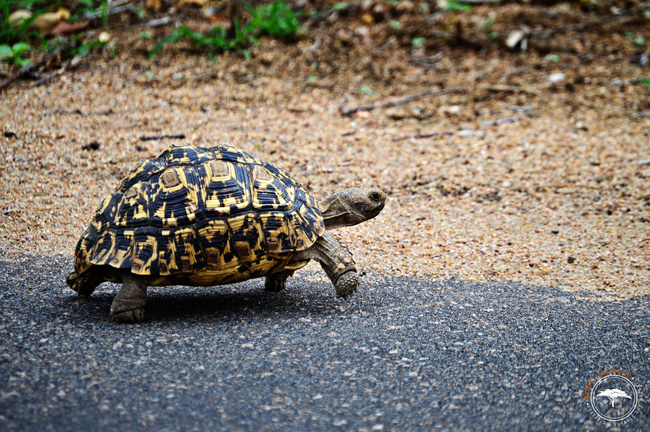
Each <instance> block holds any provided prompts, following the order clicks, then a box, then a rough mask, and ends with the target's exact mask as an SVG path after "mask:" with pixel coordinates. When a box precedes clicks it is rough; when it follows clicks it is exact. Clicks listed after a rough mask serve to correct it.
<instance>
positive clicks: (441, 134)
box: [393, 131, 456, 142]
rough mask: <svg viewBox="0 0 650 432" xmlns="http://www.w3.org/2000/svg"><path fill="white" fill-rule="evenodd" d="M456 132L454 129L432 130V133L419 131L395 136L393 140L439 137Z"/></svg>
mask: <svg viewBox="0 0 650 432" xmlns="http://www.w3.org/2000/svg"><path fill="white" fill-rule="evenodd" d="M455 133H456V132H454V131H442V132H431V133H426V134H421V133H418V134H417V135H410V136H404V137H398V138H393V142H398V141H405V140H407V139H411V138H414V139H422V138H433V137H438V136H449V135H453V134H455Z"/></svg>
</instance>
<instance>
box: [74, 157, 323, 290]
mask: <svg viewBox="0 0 650 432" xmlns="http://www.w3.org/2000/svg"><path fill="white" fill-rule="evenodd" d="M324 231H325V227H324V224H323V217H322V215H321V212H320V209H319V206H318V203H317V201H316V200H315V199H314V198H313V197H312V196H311V195H310V194H309V192H307V191H306V190H305V188H304V187H303V186H302V185H300V183H298V182H297V181H296V180H295V179H293V178H292V177H291V176H290V175H289V174H287V173H286V172H285V171H283V170H282V169H280V168H278V167H276V166H275V165H273V164H270V163H267V162H263V161H260V160H257V159H255V158H254V157H252V156H251V155H249V154H248V153H245V152H243V151H241V150H239V149H237V148H235V147H230V146H226V145H219V146H216V147H212V148H201V147H194V146H190V145H183V146H174V147H170V148H169V149H167V150H165V151H164V152H163V153H162V154H161V155H160V156H159V157H157V158H155V159H150V160H147V161H145V162H143V163H142V164H140V165H139V166H138V167H136V168H135V169H134V170H133V171H131V173H130V174H129V175H128V176H127V177H126V178H124V179H123V180H122V181H121V182H120V183H119V185H118V186H117V189H116V190H115V192H113V193H112V194H111V195H109V196H107V197H106V198H105V199H104V200H103V201H102V203H101V205H100V206H99V208H98V209H97V211H96V213H95V215H94V217H93V219H92V222H91V223H90V226H89V227H88V228H87V229H86V230H85V231H84V233H83V235H82V237H81V239H80V240H79V243H78V244H77V247H76V251H75V273H76V275H77V276H78V275H80V274H82V273H84V272H86V271H88V269H90V268H92V267H93V266H110V267H113V268H116V269H130V270H131V272H133V273H135V274H139V275H152V276H160V278H159V279H160V281H159V284H161V285H163V284H167V283H166V282H168V280H169V279H174V276H177V277H176V279H177V280H179V281H182V282H186V283H191V284H194V285H216V284H221V283H231V282H236V281H239V280H245V279H249V278H251V277H259V276H263V275H267V274H272V273H274V272H275V271H280V270H282V269H284V268H285V267H286V265H287V263H288V262H289V260H290V258H291V255H292V252H296V251H301V250H305V249H307V248H309V247H310V246H311V245H312V244H313V243H314V242H315V241H316V239H317V238H318V237H319V236H321V235H322V234H323V233H324ZM303 265H304V264H303ZM301 266H302V265H300V266H296V267H294V269H295V268H299V267H301ZM153 284H156V283H152V285H153Z"/></svg>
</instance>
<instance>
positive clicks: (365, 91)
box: [359, 86, 375, 96]
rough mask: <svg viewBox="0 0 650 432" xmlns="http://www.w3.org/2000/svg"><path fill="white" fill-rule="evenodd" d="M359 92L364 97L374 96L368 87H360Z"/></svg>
mask: <svg viewBox="0 0 650 432" xmlns="http://www.w3.org/2000/svg"><path fill="white" fill-rule="evenodd" d="M359 91H360V92H361V93H363V94H364V95H368V96H372V95H374V94H375V92H374V91H373V90H372V89H371V88H370V87H367V86H361V88H360V89H359Z"/></svg>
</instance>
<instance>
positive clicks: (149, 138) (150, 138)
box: [140, 134, 185, 141]
mask: <svg viewBox="0 0 650 432" xmlns="http://www.w3.org/2000/svg"><path fill="white" fill-rule="evenodd" d="M161 139H185V135H183V134H175V135H149V136H141V137H140V141H156V140H161Z"/></svg>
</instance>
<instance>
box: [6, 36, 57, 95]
mask: <svg viewBox="0 0 650 432" xmlns="http://www.w3.org/2000/svg"><path fill="white" fill-rule="evenodd" d="M61 51H63V46H62V45H61V46H59V47H58V48H57V49H55V50H54V51H52V52H51V53H48V54H45V55H44V56H43V57H41V59H40V60H39V61H37V62H35V63H31V64H28V65H27V66H24V67H22V68H20V69H19V70H18V72H16V73H15V74H13V75H11V76H10V77H9V78H7V79H6V80H4V81H3V82H2V83H1V84H0V91H2V90H4V89H5V88H7V87H8V86H9V85H11V83H13V82H14V81H16V80H19V79H22V78H24V77H26V76H28V75H31V74H32V73H34V72H35V71H36V70H38V69H39V68H40V67H41V66H43V65H46V64H47V63H48V62H49V61H50V60H52V59H53V58H56V57H58V56H59V54H61Z"/></svg>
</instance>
